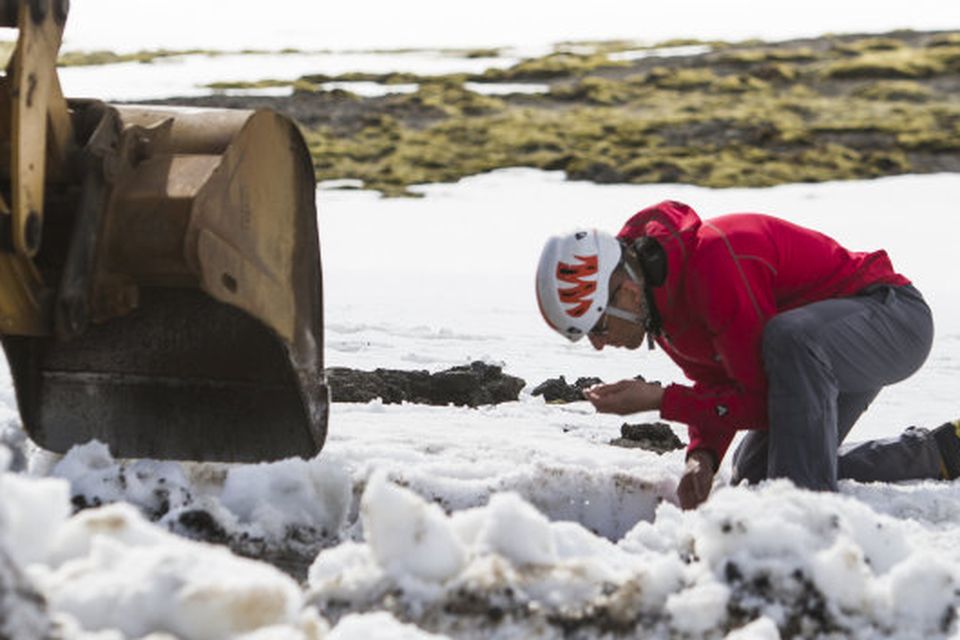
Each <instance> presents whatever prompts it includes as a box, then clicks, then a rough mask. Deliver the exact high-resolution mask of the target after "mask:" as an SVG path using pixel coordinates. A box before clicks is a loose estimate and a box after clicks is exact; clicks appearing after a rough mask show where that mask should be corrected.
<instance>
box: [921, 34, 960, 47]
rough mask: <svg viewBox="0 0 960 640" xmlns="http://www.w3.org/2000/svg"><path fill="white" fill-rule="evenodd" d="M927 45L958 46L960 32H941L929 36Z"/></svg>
mask: <svg viewBox="0 0 960 640" xmlns="http://www.w3.org/2000/svg"><path fill="white" fill-rule="evenodd" d="M927 46H928V47H956V46H960V33H941V34H937V35H935V36H934V37H932V38H930V41H929V42H928V43H927Z"/></svg>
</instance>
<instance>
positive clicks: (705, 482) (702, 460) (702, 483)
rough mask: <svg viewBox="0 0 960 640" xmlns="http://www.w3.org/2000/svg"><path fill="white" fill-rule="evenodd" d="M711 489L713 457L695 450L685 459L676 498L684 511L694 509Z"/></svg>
mask: <svg viewBox="0 0 960 640" xmlns="http://www.w3.org/2000/svg"><path fill="white" fill-rule="evenodd" d="M712 487H713V457H712V456H711V455H710V454H709V453H708V452H706V451H703V450H697V451H694V452H692V453H691V454H690V457H689V458H687V467H686V468H685V469H684V470H683V476H682V477H681V478H680V484H679V485H677V498H678V499H679V500H680V506H681V507H682V508H684V509H696V508H697V507H698V506H699V505H700V504H701V503H702V502H703V501H704V500H706V499H707V496H709V495H710V489H711V488H712Z"/></svg>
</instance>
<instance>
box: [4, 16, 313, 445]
mask: <svg viewBox="0 0 960 640" xmlns="http://www.w3.org/2000/svg"><path fill="white" fill-rule="evenodd" d="M68 10H69V2H68V0H0V26H6V27H16V28H17V29H18V32H19V37H18V41H17V44H16V48H15V49H14V52H13V55H12V57H11V59H10V63H9V65H8V67H7V70H6V75H5V76H3V77H2V78H0V334H2V340H3V346H4V349H5V351H6V354H7V360H8V362H9V364H10V368H11V371H12V373H13V378H14V384H15V387H16V391H17V401H18V404H19V409H20V414H21V418H22V420H23V425H24V428H25V429H26V431H27V432H28V434H29V435H30V436H31V438H32V439H33V440H34V441H35V442H36V443H37V444H39V445H40V446H42V447H45V448H48V449H52V450H54V451H61V452H62V451H65V450H66V449H68V448H69V447H70V446H72V445H74V444H77V443H82V442H86V441H88V440H90V439H91V438H97V439H99V440H101V441H103V442H106V443H107V444H109V445H110V447H111V449H112V450H113V451H114V453H115V455H118V456H122V457H156V458H175V459H193V460H224V461H260V460H271V459H277V458H282V457H288V456H294V455H297V456H302V457H311V456H313V455H315V454H316V453H318V452H319V451H320V449H321V447H322V446H323V442H324V439H325V436H326V425H327V414H328V404H329V400H328V393H327V388H326V384H325V380H324V376H323V319H322V288H321V287H322V284H321V269H320V254H319V241H318V235H317V221H316V187H315V181H314V174H313V168H312V162H311V159H310V156H309V153H308V151H307V148H306V145H305V143H304V141H303V138H302V136H301V134H300V132H299V130H298V129H297V127H296V125H295V124H294V123H293V122H291V121H290V120H289V119H287V118H286V117H284V116H282V115H280V114H278V113H275V112H272V111H268V110H258V111H233V110H211V109H194V108H190V109H185V108H161V107H153V106H135V105H123V106H119V105H108V104H105V103H103V102H101V101H99V100H67V99H65V98H64V97H63V94H62V91H61V89H60V83H59V80H58V78H57V73H56V59H57V54H58V50H59V47H60V41H61V38H62V34H63V27H64V24H65V23H66V18H67V13H68Z"/></svg>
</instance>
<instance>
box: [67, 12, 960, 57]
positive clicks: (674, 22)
mask: <svg viewBox="0 0 960 640" xmlns="http://www.w3.org/2000/svg"><path fill="white" fill-rule="evenodd" d="M118 25H122V28H120V27H118ZM956 27H960V5H958V4H957V3H955V2H944V1H943V0H914V1H913V2H909V3H902V2H884V3H877V2H875V1H872V0H846V1H845V2H843V3H842V4H838V3H837V2H832V1H830V0H808V1H807V2H802V3H799V2H760V1H758V0H727V1H726V2H722V3H721V2H713V1H711V0H674V1H673V2H669V3H658V4H655V5H654V4H650V3H639V2H622V0H594V2H591V3H590V6H589V9H587V8H585V7H584V5H583V4H582V3H579V2H571V1H563V2H557V1H556V0H553V1H551V0H526V1H525V2H522V3H521V2H516V1H515V0H487V2H485V3H483V5H482V6H469V7H463V6H460V5H459V4H458V3H451V2H445V1H443V0H408V1H407V2H403V3H385V2H381V1H380V0H353V1H352V2H340V3H318V2H309V1H307V0H274V1H273V2H271V3H270V5H269V7H267V6H264V5H263V4H262V3H259V2H255V1H254V0H237V1H235V2H232V3H231V4H230V9H229V11H224V9H223V8H222V5H221V4H220V3H217V2H212V1H211V0H206V1H201V2H197V1H196V0H162V1H161V0H138V1H137V2H136V3H133V2H130V1H129V0H74V1H73V2H72V3H71V16H70V21H69V22H68V23H67V31H66V34H65V46H66V47H67V48H72V49H102V48H104V47H108V46H109V48H112V49H116V50H139V49H143V48H148V49H158V48H167V49H185V48H191V47H196V48H203V49H211V48H213V49H224V50H238V49H246V48H253V49H269V50H277V49H282V48H284V47H296V48H300V49H304V50H316V49H337V50H343V49H370V48H373V49H383V48H406V47H414V48H424V47H446V48H449V47H463V48H471V47H491V46H538V45H547V44H552V43H556V42H562V41H565V40H597V39H615V38H616V39H627V40H640V41H642V42H644V43H647V44H655V43H657V42H662V41H665V40H668V39H672V38H690V37H695V38H700V39H704V40H712V39H716V38H722V39H733V40H744V39H750V38H765V39H785V38H790V37H797V36H805V35H806V36H813V35H820V34H822V33H841V32H879V31H889V30H891V29H899V28H914V29H944V28H956Z"/></svg>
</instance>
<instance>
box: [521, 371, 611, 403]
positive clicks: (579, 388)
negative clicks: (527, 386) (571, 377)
mask: <svg viewBox="0 0 960 640" xmlns="http://www.w3.org/2000/svg"><path fill="white" fill-rule="evenodd" d="M602 382H603V380H601V379H600V378H577V381H576V382H574V383H573V384H567V380H566V379H565V378H564V377H563V376H560V377H559V378H550V379H549V380H547V381H545V382H542V383H540V384H539V385H537V386H536V387H535V388H534V390H533V391H531V393H532V394H533V395H535V396H543V399H544V400H546V401H547V402H557V403H565V402H579V401H580V400H583V399H584V397H583V390H584V389H588V388H590V387H592V386H593V385H595V384H600V383H602Z"/></svg>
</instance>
